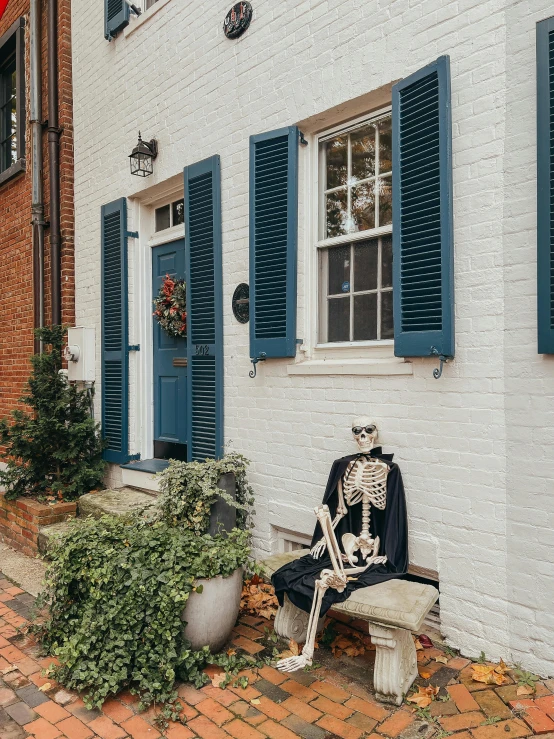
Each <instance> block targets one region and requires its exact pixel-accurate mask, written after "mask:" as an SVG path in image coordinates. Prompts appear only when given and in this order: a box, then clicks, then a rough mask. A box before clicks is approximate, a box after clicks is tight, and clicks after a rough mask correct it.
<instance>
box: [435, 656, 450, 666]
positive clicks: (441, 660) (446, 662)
mask: <svg viewBox="0 0 554 739" xmlns="http://www.w3.org/2000/svg"><path fill="white" fill-rule="evenodd" d="M435 662H441V663H442V664H443V665H446V664H448V657H445V655H444V654H442V655H441V656H440V657H435Z"/></svg>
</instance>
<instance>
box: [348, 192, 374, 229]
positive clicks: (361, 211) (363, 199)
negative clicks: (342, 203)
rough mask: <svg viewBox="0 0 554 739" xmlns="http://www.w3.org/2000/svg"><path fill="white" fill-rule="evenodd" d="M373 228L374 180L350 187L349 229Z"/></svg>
mask: <svg viewBox="0 0 554 739" xmlns="http://www.w3.org/2000/svg"><path fill="white" fill-rule="evenodd" d="M368 228H375V182H366V183H365V184H364V185H356V187H353V188H352V227H351V229H350V230H351V231H366V230H367V229H368Z"/></svg>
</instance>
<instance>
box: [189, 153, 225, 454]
mask: <svg viewBox="0 0 554 739" xmlns="http://www.w3.org/2000/svg"><path fill="white" fill-rule="evenodd" d="M184 175H185V237H186V242H185V263H186V280H187V314H188V315H187V323H188V331H189V335H188V342H187V354H188V368H189V369H188V406H187V408H188V418H187V439H188V458H189V460H204V459H206V457H213V458H217V457H220V456H221V455H222V454H223V287H222V268H221V165H220V160H219V156H213V157H210V158H209V159H205V160H204V161H202V162H198V163H197V164H192V165H190V166H189V167H185V172H184Z"/></svg>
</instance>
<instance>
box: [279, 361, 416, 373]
mask: <svg viewBox="0 0 554 739" xmlns="http://www.w3.org/2000/svg"><path fill="white" fill-rule="evenodd" d="M287 373H288V374H289V375H362V376H364V377H383V376H388V375H412V374H413V369H412V364H411V363H410V362H405V361H403V360H402V359H395V358H391V359H382V360H378V359H346V358H345V359H310V360H306V361H305V362H297V363H296V364H289V365H288V366H287Z"/></svg>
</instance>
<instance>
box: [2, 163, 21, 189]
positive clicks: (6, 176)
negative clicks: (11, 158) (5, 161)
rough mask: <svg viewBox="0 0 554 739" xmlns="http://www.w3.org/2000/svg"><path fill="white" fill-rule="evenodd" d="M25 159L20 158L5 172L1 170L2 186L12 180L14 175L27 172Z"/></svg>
mask: <svg viewBox="0 0 554 739" xmlns="http://www.w3.org/2000/svg"><path fill="white" fill-rule="evenodd" d="M25 168H26V167H25V159H18V160H17V162H14V163H13V164H12V165H11V167H8V169H5V170H4V171H3V172H0V187H1V186H2V185H3V184H4V183H5V182H8V181H9V180H12V179H13V178H14V177H17V176H18V175H20V174H21V173H22V172H25Z"/></svg>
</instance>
